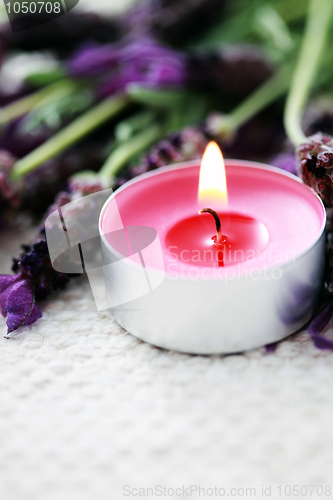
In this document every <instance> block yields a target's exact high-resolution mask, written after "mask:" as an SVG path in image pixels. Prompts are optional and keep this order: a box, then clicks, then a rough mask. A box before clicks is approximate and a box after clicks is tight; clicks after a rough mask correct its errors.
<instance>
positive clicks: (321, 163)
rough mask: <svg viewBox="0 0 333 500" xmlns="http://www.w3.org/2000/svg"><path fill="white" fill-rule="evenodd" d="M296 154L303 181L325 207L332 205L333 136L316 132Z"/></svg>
mask: <svg viewBox="0 0 333 500" xmlns="http://www.w3.org/2000/svg"><path fill="white" fill-rule="evenodd" d="M296 154H297V163H298V171H299V172H300V174H301V176H302V179H303V181H304V182H305V183H306V184H307V185H308V186H310V187H312V189H314V190H315V192H316V193H317V194H318V195H319V196H320V198H321V199H322V200H323V202H324V204H325V205H326V206H327V207H332V206H333V184H332V180H333V137H331V136H329V135H326V134H323V133H321V132H318V133H317V134H315V135H313V136H311V137H308V139H307V141H306V142H305V143H303V144H301V145H300V146H299V147H298V148H297V151H296Z"/></svg>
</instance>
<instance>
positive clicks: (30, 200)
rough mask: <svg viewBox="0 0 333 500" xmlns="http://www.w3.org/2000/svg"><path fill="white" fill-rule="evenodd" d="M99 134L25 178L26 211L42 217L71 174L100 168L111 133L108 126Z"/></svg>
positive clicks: (24, 202) (24, 198)
mask: <svg viewBox="0 0 333 500" xmlns="http://www.w3.org/2000/svg"><path fill="white" fill-rule="evenodd" d="M99 132H100V133H98V134H93V135H92V136H91V137H89V138H87V139H85V140H84V141H83V142H81V143H79V144H77V145H76V146H74V147H72V148H70V149H68V150H67V151H64V153H62V154H61V155H60V156H57V157H55V158H53V159H52V160H50V161H48V162H47V163H45V164H44V165H43V166H42V167H40V168H38V169H37V170H35V171H33V172H32V173H31V174H29V175H27V176H26V177H25V179H24V189H23V192H22V197H23V207H24V208H25V209H26V210H28V211H29V212H31V213H32V214H34V215H41V214H43V213H44V212H45V211H46V210H47V208H48V207H49V206H50V203H52V202H53V200H54V199H55V197H56V196H57V194H58V193H59V192H60V191H62V190H63V189H65V186H66V182H67V180H68V179H69V178H70V177H71V176H72V175H74V174H76V173H78V172H80V171H86V170H89V171H91V170H93V171H98V170H99V169H100V167H101V166H102V164H103V162H104V160H105V152H104V146H105V140H106V137H107V136H108V135H109V134H110V132H109V130H108V127H103V129H100V131H99Z"/></svg>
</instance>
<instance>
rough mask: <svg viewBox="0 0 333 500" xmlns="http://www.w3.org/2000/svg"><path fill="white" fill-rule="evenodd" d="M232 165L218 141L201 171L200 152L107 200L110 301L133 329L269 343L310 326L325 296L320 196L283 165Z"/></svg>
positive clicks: (203, 347) (201, 341)
mask: <svg viewBox="0 0 333 500" xmlns="http://www.w3.org/2000/svg"><path fill="white" fill-rule="evenodd" d="M225 163H226V164H225V167H224V162H223V157H222V154H221V152H220V151H219V149H218V147H217V145H216V144H215V143H210V144H209V146H208V149H207V150H206V153H205V155H204V158H203V161H202V165H201V170H200V164H199V163H198V162H191V163H187V164H186V163H184V164H179V165H174V166H171V167H165V168H162V169H159V170H156V171H153V172H150V173H147V174H144V175H142V176H139V177H137V178H135V179H134V180H132V181H130V182H128V183H127V184H125V185H124V186H123V187H122V188H121V189H119V190H118V191H116V193H114V194H113V195H112V196H111V198H110V199H109V200H108V202H107V203H106V204H105V206H104V209H103V210H102V214H101V219H100V232H101V236H102V246H103V255H104V262H105V265H106V267H105V275H106V283H107V289H108V294H109V305H110V307H114V309H113V312H114V315H115V317H116V319H117V320H118V322H119V323H120V324H121V325H122V326H123V327H124V328H125V329H127V330H128V331H129V332H130V333H132V334H133V335H135V336H137V337H139V338H141V339H143V340H145V341H147V342H151V343H152V344H155V345H157V346H159V347H164V348H168V349H174V350H179V351H182V352H190V353H201V354H209V353H230V352H238V351H242V350H245V349H250V348H254V347H258V346H260V345H264V344H268V343H271V342H275V341H277V340H280V339H282V338H283V337H285V336H287V335H289V334H290V333H292V332H294V331H296V330H297V329H299V328H300V327H301V326H303V325H304V324H305V323H306V322H307V321H308V320H309V319H310V317H311V315H312V314H313V311H314V308H315V306H316V303H317V300H318V295H319V294H320V291H321V288H322V283H323V269H324V247H325V237H324V228H325V222H326V214H325V209H324V207H323V205H322V203H321V201H320V199H319V198H318V197H317V196H316V195H315V193H314V192H313V191H312V190H311V189H310V188H308V187H307V186H305V185H304V184H303V183H302V182H301V181H300V180H299V179H298V178H297V177H295V176H293V175H291V174H288V173H286V172H283V171H279V170H278V169H275V168H273V167H269V166H265V165H262V164H258V163H252V162H243V161H238V160H227V161H226V162H225ZM199 179H200V183H199ZM198 185H199V194H198ZM120 222H121V227H123V228H124V229H123V230H121V227H120ZM140 228H141V229H140ZM144 228H146V229H144ZM149 228H152V229H149ZM116 230H118V231H116ZM143 280H145V283H143Z"/></svg>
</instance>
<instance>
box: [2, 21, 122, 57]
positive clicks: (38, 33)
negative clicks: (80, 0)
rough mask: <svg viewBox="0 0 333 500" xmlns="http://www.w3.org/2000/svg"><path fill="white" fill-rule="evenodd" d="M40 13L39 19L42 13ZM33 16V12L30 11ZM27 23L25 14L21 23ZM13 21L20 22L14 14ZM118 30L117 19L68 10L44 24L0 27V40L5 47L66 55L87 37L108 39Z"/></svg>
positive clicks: (115, 34) (108, 40)
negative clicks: (21, 27)
mask: <svg viewBox="0 0 333 500" xmlns="http://www.w3.org/2000/svg"><path fill="white" fill-rule="evenodd" d="M42 15H43V14H42V13H41V14H39V15H38V16H39V19H40V20H41V16H42ZM32 16H35V14H32ZM26 20H27V21H28V23H29V17H28V18H27V15H25V16H24V18H22V23H23V22H27V21H26ZM16 22H19V18H18V17H17V20H16ZM120 35H121V33H120V30H119V28H118V23H117V21H115V20H113V19H110V18H107V17H105V18H104V17H103V18H102V17H100V16H98V15H97V14H92V13H80V12H75V13H74V12H69V13H68V14H66V15H65V16H61V17H58V18H56V19H53V20H52V21H49V22H47V23H45V24H40V25H39V26H36V27H34V28H31V29H28V30H24V29H23V30H22V31H19V32H18V33H13V32H12V30H11V28H10V26H9V24H5V25H3V26H2V27H1V29H0V41H1V42H2V44H3V45H4V46H5V47H6V48H7V49H20V50H24V51H35V50H41V49H52V50H55V51H56V52H58V53H59V54H60V55H62V56H65V55H67V54H69V53H70V52H72V51H73V49H74V48H75V47H77V46H78V45H79V44H81V43H83V42H85V41H86V40H92V41H94V40H95V41H97V42H101V43H108V42H113V41H115V40H117V39H118V38H119V37H120Z"/></svg>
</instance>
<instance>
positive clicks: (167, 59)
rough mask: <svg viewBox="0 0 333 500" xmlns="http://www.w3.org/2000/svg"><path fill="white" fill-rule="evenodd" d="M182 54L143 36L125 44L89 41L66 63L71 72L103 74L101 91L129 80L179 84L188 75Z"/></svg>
mask: <svg viewBox="0 0 333 500" xmlns="http://www.w3.org/2000/svg"><path fill="white" fill-rule="evenodd" d="M186 68H187V59H186V56H185V55H184V54H182V53H181V52H178V51H176V50H172V49H170V48H168V47H164V46H163V45H161V44H159V43H158V42H156V41H155V40H153V39H151V38H148V37H144V38H141V39H139V40H135V41H134V42H130V43H127V44H123V43H116V44H110V45H90V46H85V47H83V48H82V49H81V50H79V51H78V52H77V53H76V54H75V55H74V56H73V58H72V60H71V61H70V63H69V72H70V74H71V75H72V76H83V77H97V76H98V77H102V83H101V90H100V92H101V94H102V95H108V94H111V93H113V92H116V91H119V90H123V89H124V87H126V85H128V84H130V83H141V84H145V85H147V86H153V87H158V86H179V85H182V84H184V83H185V82H186V79H187V69H186Z"/></svg>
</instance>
